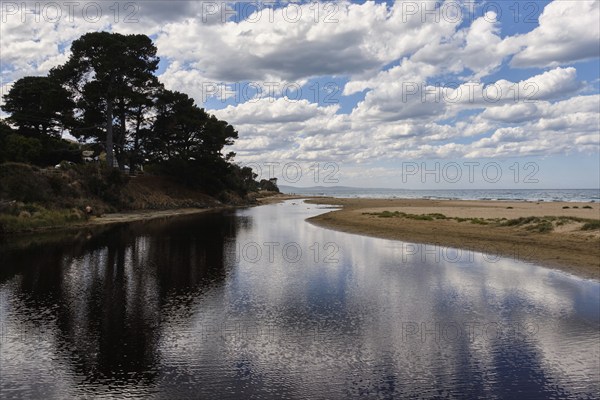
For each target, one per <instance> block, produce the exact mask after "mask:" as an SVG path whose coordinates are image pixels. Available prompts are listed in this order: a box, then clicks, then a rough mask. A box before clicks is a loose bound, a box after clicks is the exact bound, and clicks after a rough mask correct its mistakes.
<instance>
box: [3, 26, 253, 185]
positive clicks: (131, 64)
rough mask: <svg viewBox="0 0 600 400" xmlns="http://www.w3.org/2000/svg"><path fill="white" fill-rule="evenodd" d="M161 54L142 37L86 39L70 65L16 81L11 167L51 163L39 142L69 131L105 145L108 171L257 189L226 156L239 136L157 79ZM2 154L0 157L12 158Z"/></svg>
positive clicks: (10, 108)
mask: <svg viewBox="0 0 600 400" xmlns="http://www.w3.org/2000/svg"><path fill="white" fill-rule="evenodd" d="M156 51H157V50H156V47H155V45H154V43H152V40H151V39H150V38H149V37H148V36H145V35H122V34H119V33H108V32H94V33H87V34H85V35H83V36H81V37H80V38H79V39H77V40H75V41H74V42H73V43H72V46H71V55H70V57H69V59H68V60H67V62H65V63H64V64H63V65H60V66H58V67H56V68H54V69H52V70H51V71H50V73H49V74H48V76H43V77H42V76H36V77H32V76H28V77H24V78H21V79H19V80H18V81H16V82H15V83H14V85H13V87H12V88H11V90H10V91H9V92H8V94H6V95H5V97H4V100H5V104H4V106H3V110H4V111H6V112H8V113H9V114H10V117H9V118H8V119H7V122H9V123H10V124H11V125H13V126H15V127H16V128H17V129H16V131H14V130H13V129H12V128H11V127H10V126H8V125H6V124H3V125H2V132H0V133H2V134H1V135H0V141H2V142H3V143H4V145H3V147H4V146H5V145H6V144H7V143H8V144H11V143H12V144H14V146H16V147H20V148H21V150H22V151H21V152H17V153H19V154H21V156H19V157H20V158H19V160H15V159H14V157H13V160H14V161H28V162H33V163H38V164H43V163H45V162H53V161H55V160H54V158H56V157H50V158H51V160H50V158H48V157H43V156H40V154H38V153H43V152H44V146H43V145H42V146H41V147H40V144H43V143H44V141H46V140H47V139H48V138H52V137H54V138H57V137H60V135H61V132H63V131H67V132H69V133H70V134H71V135H72V136H75V137H76V138H77V139H78V140H80V142H82V143H86V144H87V145H92V146H96V147H100V148H101V149H102V150H103V151H104V152H105V153H106V163H107V164H108V166H109V167H113V166H116V165H118V166H119V167H120V168H121V169H125V168H126V166H128V167H129V169H130V170H131V171H133V170H135V169H136V168H139V167H140V166H141V165H144V166H145V167H147V168H150V169H153V170H154V171H156V172H159V173H163V174H169V175H172V176H173V177H175V178H177V179H181V180H183V181H185V183H187V184H189V185H193V186H198V187H201V188H203V189H204V190H205V191H207V192H215V191H219V190H223V189H226V188H234V190H238V191H240V192H246V191H248V190H255V189H256V188H257V187H258V186H257V183H256V182H255V181H254V178H255V177H256V176H255V175H254V174H253V173H252V171H251V170H250V169H249V168H245V169H243V168H240V167H238V166H237V165H235V164H233V163H232V161H233V157H234V155H235V154H234V153H231V152H230V153H227V154H224V152H223V149H224V147H225V146H229V145H232V144H233V143H234V140H235V139H237V137H238V133H237V131H236V130H235V129H234V127H233V126H231V125H230V124H228V123H227V122H226V121H222V120H219V119H218V118H216V117H215V116H214V115H210V114H208V113H207V112H206V111H205V110H204V109H203V108H200V107H199V106H198V105H197V104H196V103H195V102H194V99H192V98H190V97H189V96H188V95H187V94H185V93H180V92H176V91H170V90H167V89H165V88H164V87H163V85H162V84H161V83H160V82H159V81H158V79H157V77H156V75H155V72H156V70H157V69H158V64H159V61H160V60H159V58H158V57H157V56H156ZM14 135H20V136H19V137H18V138H17V137H14ZM26 139H27V140H29V139H34V140H37V141H38V142H35V141H34V142H27V140H26ZM36 152H37V153H36ZM5 153H6V152H4V153H3V154H2V155H0V156H1V157H4V158H5V159H6V158H7V157H8V159H9V160H10V159H11V157H10V155H7V154H5ZM34 153H36V154H35V155H34ZM0 161H2V160H0Z"/></svg>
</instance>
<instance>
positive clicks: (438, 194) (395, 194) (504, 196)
mask: <svg viewBox="0 0 600 400" xmlns="http://www.w3.org/2000/svg"><path fill="white" fill-rule="evenodd" d="M282 191H283V192H284V193H297V194H300V195H302V196H323V195H324V196H332V197H350V198H353V197H356V198H368V199H369V198H372V199H452V200H512V201H573V202H595V203H597V202H598V201H600V189H436V190H412V189H362V188H350V187H343V186H341V187H340V186H338V187H335V186H334V187H312V188H294V187H291V186H282Z"/></svg>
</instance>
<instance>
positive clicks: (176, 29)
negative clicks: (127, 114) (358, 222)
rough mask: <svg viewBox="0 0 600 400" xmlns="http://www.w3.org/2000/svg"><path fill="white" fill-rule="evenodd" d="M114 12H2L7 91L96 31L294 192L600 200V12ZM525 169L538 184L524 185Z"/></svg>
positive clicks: (525, 4)
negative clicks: (138, 52) (148, 47)
mask: <svg viewBox="0 0 600 400" xmlns="http://www.w3.org/2000/svg"><path fill="white" fill-rule="evenodd" d="M41 4H42V5H43V4H45V3H44V2H42V3H41ZM82 4H85V3H82ZM101 4H102V7H104V6H105V5H106V9H103V11H104V14H103V17H102V18H100V19H97V20H95V19H93V18H89V17H86V16H85V15H84V14H83V13H82V14H81V15H79V14H77V13H75V19H74V21H73V22H70V21H68V20H67V19H66V18H62V19H61V20H59V21H50V20H48V19H47V18H46V19H44V15H41V18H40V19H39V21H37V22H36V21H35V20H34V18H33V15H30V14H27V13H25V14H23V9H18V10H16V11H15V10H14V9H10V10H9V9H6V8H3V9H2V11H3V13H4V15H3V18H4V19H5V20H3V24H2V26H1V27H0V29H1V31H0V33H1V34H2V35H1V36H0V45H1V50H2V53H1V70H2V90H3V92H6V90H8V89H9V88H10V84H11V82H14V80H16V79H18V78H20V77H22V76H25V75H41V74H44V73H46V72H47V71H48V70H49V68H51V67H52V66H54V65H57V64H59V63H61V62H64V60H65V59H66V57H67V56H68V49H69V45H70V42H71V41H72V40H74V39H76V38H77V37H78V36H80V35H81V34H83V33H85V32H88V31H94V30H96V31H97V30H108V31H115V32H121V33H145V34H148V35H150V36H151V37H152V38H153V40H154V41H155V43H156V45H157V48H158V54H159V56H160V57H161V60H162V61H161V64H160V69H159V71H158V74H159V78H160V80H161V81H162V82H163V83H164V84H165V86H166V87H168V88H170V89H173V90H180V91H184V92H186V93H188V94H190V95H191V96H193V97H194V98H195V100H196V101H197V102H198V103H199V104H200V105H202V106H204V107H205V108H206V109H208V110H209V111H210V112H212V113H214V114H216V115H217V116H218V117H219V118H223V119H226V120H227V121H229V122H230V123H232V124H233V125H234V126H235V127H236V128H237V129H238V131H239V135H240V139H239V140H238V141H237V143H236V144H235V145H234V146H233V150H234V151H236V152H237V154H238V156H237V158H236V159H237V161H238V162H240V163H242V164H251V165H255V166H259V168H260V169H261V170H263V171H266V170H268V167H267V166H268V165H272V166H273V165H277V166H278V167H279V168H272V171H273V172H274V173H275V176H276V177H278V178H280V180H283V181H286V177H285V176H283V175H282V174H283V166H285V165H293V166H294V167H296V166H300V168H301V170H302V172H303V178H302V179H301V180H299V181H298V182H286V183H288V184H296V185H304V186H307V185H310V184H325V185H326V184H328V182H322V181H319V182H316V183H315V182H314V179H311V176H312V175H313V174H312V173H313V172H314V169H315V165H319V166H320V167H323V166H324V165H330V164H331V163H334V164H335V165H336V171H337V172H336V177H338V178H339V179H338V181H339V182H338V184H343V185H354V186H364V187H407V186H408V185H409V183H410V186H411V187H414V188H469V187H473V188H475V187H486V188H491V187H497V188H506V187H520V188H528V187H531V188H574V187H587V188H598V187H600V175H599V170H600V158H599V152H600V150H599V148H600V132H599V129H600V127H599V117H598V110H599V109H600V94H599V91H600V89H599V83H600V81H599V78H600V77H599V70H600V61H599V56H600V32H599V29H600V28H599V27H598V25H599V24H598V20H599V18H600V11H599V7H600V6H599V2H597V1H576V2H575V1H567V0H562V1H557V0H554V1H547V0H546V1H537V0H531V1H521V2H503V1H476V2H469V1H456V0H446V1H444V2H437V3H436V2H428V1H409V0H406V1H398V2H387V3H385V2H320V3H316V2H297V3H290V2H280V3H276V4H275V5H272V4H271V3H260V2H259V3H253V4H254V5H253V6H248V5H247V3H226V2H184V1H179V2H170V3H168V2H160V1H153V2H137V3H135V5H136V7H137V8H135V9H128V11H134V17H135V19H136V20H137V22H135V23H124V22H123V16H124V15H125V13H124V11H125V7H126V4H127V3H126V2H123V3H119V7H121V8H122V9H121V13H120V14H119V18H118V20H115V15H114V13H112V11H111V10H109V9H108V3H106V4H105V3H101ZM111 4H112V3H111ZM436 4H437V5H436ZM3 7H4V6H3ZM19 7H22V6H19ZM82 7H84V6H83V5H82ZM257 10H258V11H257ZM253 11H256V12H254V13H252V12H253ZM42 14H43V12H42ZM23 15H24V17H25V18H23ZM23 19H25V22H23ZM259 87H260V88H261V89H258V88H259ZM407 163H417V164H418V165H422V166H424V167H425V168H428V169H431V168H434V169H435V168H436V165H440V168H444V166H446V167H448V168H451V167H453V166H455V164H456V165H461V166H463V167H462V168H463V171H462V172H463V173H466V172H467V170H466V169H465V167H464V163H478V165H480V166H485V165H496V164H497V165H500V166H501V170H502V173H503V179H501V180H499V181H497V182H490V181H489V180H486V179H484V178H482V177H479V178H478V179H476V180H475V181H473V182H471V181H468V180H464V179H462V180H459V181H457V182H450V181H449V180H444V179H443V176H442V179H441V180H440V181H439V182H437V181H436V180H435V179H432V178H433V177H434V175H435V174H429V175H426V176H425V178H426V179H419V180H416V181H415V180H413V181H412V182H408V181H406V182H405V181H403V179H398V177H399V176H402V171H403V168H405V167H406V166H407V165H409V164H407ZM494 163H496V164H494ZM515 163H518V165H519V166H520V167H519V168H521V169H523V168H524V166H525V165H529V166H531V165H535V166H536V168H537V171H536V173H535V177H536V180H537V182H533V181H528V182H523V181H522V179H520V180H519V181H517V182H515V180H514V179H512V178H511V174H512V175H514V171H513V170H514V168H513V169H510V167H511V166H514V165H515ZM410 165H412V164H410ZM467 165H469V164H467ZM471 165H473V164H471ZM278 169H279V171H278ZM521 172H523V173H526V172H527V171H525V170H523V171H521ZM263 175H265V173H264V172H263ZM442 175H443V174H442ZM265 177H268V176H265ZM282 178H283V179H282ZM413 178H414V176H413ZM521 178H522V176H521Z"/></svg>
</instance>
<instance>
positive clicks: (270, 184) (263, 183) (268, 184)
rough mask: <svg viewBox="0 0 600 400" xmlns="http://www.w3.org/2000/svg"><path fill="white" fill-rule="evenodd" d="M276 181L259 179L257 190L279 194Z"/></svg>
mask: <svg viewBox="0 0 600 400" xmlns="http://www.w3.org/2000/svg"><path fill="white" fill-rule="evenodd" d="M276 182H277V181H271V180H268V179H261V180H260V182H259V183H258V188H259V189H260V190H268V191H269V192H279V188H278V187H277V183H276Z"/></svg>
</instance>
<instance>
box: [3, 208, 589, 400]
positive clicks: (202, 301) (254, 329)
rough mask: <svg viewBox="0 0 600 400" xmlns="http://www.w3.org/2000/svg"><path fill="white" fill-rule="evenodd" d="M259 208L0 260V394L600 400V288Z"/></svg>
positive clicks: (37, 248) (50, 240)
mask: <svg viewBox="0 0 600 400" xmlns="http://www.w3.org/2000/svg"><path fill="white" fill-rule="evenodd" d="M327 211H330V209H328V208H327V207H324V206H318V205H310V204H305V203H303V202H302V201H298V200H292V201H287V202H285V203H281V204H273V205H265V206H260V207H254V208H247V209H238V210H226V211H219V212H208V213H205V214H198V215H194V216H184V217H180V218H171V219H164V220H153V221H145V222H136V223H130V224H123V225H118V226H110V227H101V228H98V229H94V230H90V231H84V232H77V233H63V234H58V233H57V234H51V235H46V237H44V238H40V239H37V238H35V237H33V238H21V239H19V240H16V239H15V240H11V242H10V243H4V244H3V245H2V247H1V248H0V263H1V264H0V265H1V267H0V397H1V398H3V399H9V398H27V399H31V398H43V399H67V398H82V397H95V398H161V399H162V398H164V399H187V398H202V399H210V398H214V399H237V398H256V399H344V398H355V397H363V398H453V397H454V398H482V399H495V398H506V399H516V398H524V399H548V398H561V399H564V398H598V393H600V377H599V373H600V344H599V343H600V333H599V326H600V283H599V282H598V281H593V280H585V279H579V278H577V277H574V276H571V275H568V274H565V273H562V272H558V271H554V270H551V269H546V268H543V267H539V266H536V265H532V264H528V263H525V262H521V261H519V260H518V259H516V258H518V257H515V258H514V259H513V258H499V257H495V256H493V255H485V254H480V253H476V252H470V251H467V250H456V249H447V248H441V247H436V246H421V245H418V244H411V243H404V242H398V241H390V240H383V239H377V238H369V237H363V236H358V235H352V234H347V233H341V232H334V231H330V230H326V229H323V228H319V227H316V226H313V225H311V224H309V223H308V222H306V221H305V219H306V218H308V217H310V216H313V215H316V214H319V213H323V212H327Z"/></svg>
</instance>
